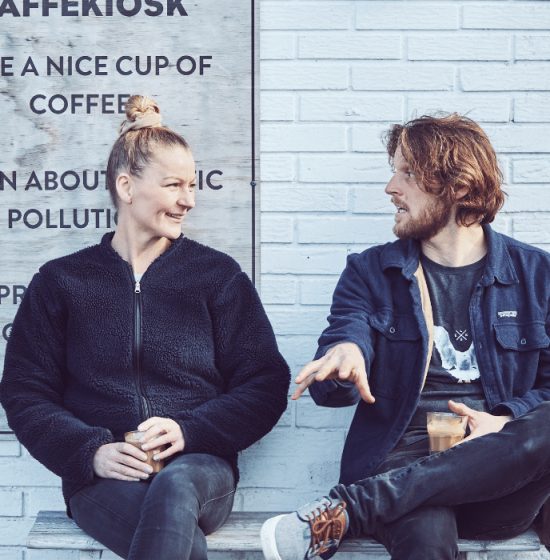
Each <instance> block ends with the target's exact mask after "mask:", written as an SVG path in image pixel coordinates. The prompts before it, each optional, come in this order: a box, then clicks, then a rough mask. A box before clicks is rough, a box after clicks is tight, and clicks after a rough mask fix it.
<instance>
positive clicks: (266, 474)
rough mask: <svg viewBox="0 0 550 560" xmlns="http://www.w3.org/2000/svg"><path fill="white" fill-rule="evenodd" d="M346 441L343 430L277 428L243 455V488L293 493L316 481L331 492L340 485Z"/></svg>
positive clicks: (241, 463) (241, 459)
mask: <svg viewBox="0 0 550 560" xmlns="http://www.w3.org/2000/svg"><path fill="white" fill-rule="evenodd" d="M344 438H345V432H344V430H290V429H275V430H273V431H272V432H270V433H269V434H268V435H267V436H266V437H264V438H263V439H261V440H260V441H259V442H258V443H255V444H254V445H252V446H251V447H249V448H248V449H247V450H246V451H244V452H243V453H242V455H241V457H240V460H239V465H240V471H241V482H240V485H241V487H253V488H257V487H262V486H266V487H271V488H289V489H293V490H294V489H295V488H300V487H308V486H310V485H311V484H312V481H313V480H314V481H315V484H316V485H319V486H321V487H326V489H327V490H328V489H329V488H330V487H331V486H333V485H334V484H336V483H337V482H338V472H339V460H340V455H341V453H342V448H343V445H344ZM289 466H291V467H292V468H289Z"/></svg>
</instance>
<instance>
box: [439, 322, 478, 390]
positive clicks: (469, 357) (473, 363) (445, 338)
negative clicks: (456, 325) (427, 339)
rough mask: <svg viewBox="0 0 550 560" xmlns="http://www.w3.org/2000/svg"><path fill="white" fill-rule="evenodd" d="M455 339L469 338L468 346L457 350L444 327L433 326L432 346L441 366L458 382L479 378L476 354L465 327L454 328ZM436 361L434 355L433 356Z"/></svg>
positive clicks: (467, 381)
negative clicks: (463, 349)
mask: <svg viewBox="0 0 550 560" xmlns="http://www.w3.org/2000/svg"><path fill="white" fill-rule="evenodd" d="M454 336H455V338H456V339H459V340H461V341H462V340H464V339H468V338H470V346H469V347H468V349H467V350H466V351H461V350H457V349H456V348H455V347H454V346H453V343H452V341H451V337H450V336H449V333H448V332H447V330H446V329H445V327H440V326H437V325H435V326H434V346H435V349H436V351H437V354H439V358H440V360H441V367H442V368H443V369H444V370H446V371H447V373H448V374H449V375H451V376H452V377H455V378H456V379H457V380H458V382H459V383H464V382H466V383H469V382H471V381H474V380H475V379H479V377H480V375H479V368H478V365H477V359H476V354H475V352H474V347H473V345H472V343H471V337H470V336H469V332H468V330H467V329H460V330H458V329H457V330H455V333H454ZM434 359H435V361H437V358H436V356H434Z"/></svg>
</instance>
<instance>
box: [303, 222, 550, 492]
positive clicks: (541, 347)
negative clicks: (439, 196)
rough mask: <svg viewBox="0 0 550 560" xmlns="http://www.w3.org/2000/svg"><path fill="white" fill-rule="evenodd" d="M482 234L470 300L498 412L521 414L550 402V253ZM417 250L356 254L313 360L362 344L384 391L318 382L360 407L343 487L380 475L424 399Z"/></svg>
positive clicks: (322, 393)
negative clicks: (482, 258) (367, 398)
mask: <svg viewBox="0 0 550 560" xmlns="http://www.w3.org/2000/svg"><path fill="white" fill-rule="evenodd" d="M484 232H485V236H486V239H487V243H488V254H487V260H486V265H485V269H484V271H483V275H482V277H481V279H480V281H479V283H478V284H477V286H476V288H475V290H474V293H473V295H472V300H471V302H470V322H471V331H472V336H473V342H472V343H473V344H474V345H475V346H474V347H475V352H476V357H477V362H478V365H479V369H480V373H481V381H482V385H483V390H484V392H485V397H486V399H487V402H488V405H489V408H490V410H491V412H492V413H493V414H512V415H513V416H514V417H517V416H520V415H522V414H525V413H526V412H528V411H529V410H531V409H532V408H533V407H535V406H536V405H537V404H538V403H540V402H542V401H546V400H550V348H549V344H550V338H549V336H548V335H549V333H550V315H549V301H550V255H549V254H548V253H546V252H545V251H542V250H540V249H537V248H535V247H531V246H529V245H526V244H524V243H520V242H519V241H516V240H514V239H511V238H510V237H507V236H505V235H501V234H499V233H496V232H494V231H493V230H492V229H491V228H490V227H489V226H485V227H484ZM419 256H420V244H419V243H418V242H415V241H412V240H399V241H395V242H394V243H388V244H386V245H381V246H378V247H373V248H371V249H367V250H366V251H364V252H363V253H361V254H355V255H350V256H349V258H348V263H347V266H346V268H345V270H344V272H343V273H342V276H341V278H340V280H339V282H338V285H337V287H336V290H335V292H334V297H333V302H332V307H331V314H330V316H329V318H328V322H329V326H328V327H327V328H326V329H325V330H324V332H323V334H322V335H321V337H320V338H319V349H318V350H317V354H316V355H315V359H317V358H320V357H321V356H323V355H324V354H325V352H326V351H327V350H328V349H329V348H330V347H332V346H334V345H335V344H339V343H342V342H353V343H355V344H357V346H358V347H359V348H360V349H361V352H362V353H363V356H364V358H365V362H366V367H367V373H368V378H369V385H370V388H371V391H372V394H373V395H374V396H375V398H376V402H375V403H374V404H367V403H365V402H364V401H363V400H361V398H360V397H359V393H358V391H357V389H356V387H355V385H353V384H351V383H343V382H339V381H335V380H326V381H323V382H320V383H313V385H311V386H310V394H311V396H312V397H313V399H314V401H315V402H316V403H317V404H318V405H321V406H330V407H341V406H350V405H355V404H358V406H357V410H356V412H355V416H354V418H353V422H352V424H351V427H350V430H349V433H348V436H347V439H346V445H345V447H344V452H343V455H342V464H341V472H340V482H342V483H344V484H351V483H353V482H356V481H357V480H361V479H363V478H366V477H367V476H369V475H371V474H372V472H373V471H374V470H375V469H376V467H377V466H378V464H379V463H380V462H381V461H382V460H383V459H384V458H385V457H386V455H387V454H388V453H389V452H390V451H391V450H392V449H393V447H394V446H395V444H396V443H397V441H398V440H399V438H400V437H401V435H402V434H403V432H404V431H405V429H406V427H407V425H408V424H409V422H410V420H411V417H412V415H413V413H414V411H415V409H416V407H417V405H418V401H419V398H420V392H421V390H422V386H423V383H424V375H425V371H426V366H427V363H428V360H429V358H430V355H431V337H430V333H429V328H428V324H429V321H428V322H427V320H426V316H425V312H426V306H424V311H423V306H422V303H423V301H422V297H421V288H422V285H421V284H422V282H425V279H424V276H423V273H422V272H421V267H420V265H419ZM419 268H420V271H419ZM419 272H420V274H419ZM424 293H426V292H424ZM428 299H429V296H428ZM430 309H431V306H430Z"/></svg>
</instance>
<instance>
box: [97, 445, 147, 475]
mask: <svg viewBox="0 0 550 560" xmlns="http://www.w3.org/2000/svg"><path fill="white" fill-rule="evenodd" d="M146 459H147V455H146V454H145V453H144V452H143V451H140V450H139V449H138V448H137V447H134V446H133V445H132V444H131V443H125V442H123V441H119V442H117V443H107V444H105V445H102V446H101V447H100V448H99V449H98V450H97V451H96V453H95V455H94V460H93V469H94V472H95V474H97V476H100V477H101V478H116V479H117V480H126V481H128V482H137V481H138V480H140V479H142V478H149V474H150V473H152V472H153V469H152V468H151V467H150V466H149V465H148V464H147V463H145V460H146Z"/></svg>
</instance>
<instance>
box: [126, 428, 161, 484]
mask: <svg viewBox="0 0 550 560" xmlns="http://www.w3.org/2000/svg"><path fill="white" fill-rule="evenodd" d="M144 433H145V432H140V431H138V430H134V431H133V432H126V433H125V434H124V441H126V443H131V444H132V445H133V446H134V447H137V448H138V449H139V450H140V451H143V449H141V446H142V442H141V441H139V438H140V437H141V436H143V434H144ZM158 437H160V435H158V436H155V437H154V438H153V439H152V440H150V441H153V440H154V439H157V438H158ZM165 449H166V445H161V446H160V447H155V449H150V450H149V451H143V453H147V461H145V462H146V463H147V464H148V465H149V466H151V468H152V469H153V473H152V474H151V475H150V476H153V475H155V474H157V473H158V472H160V471H161V470H162V469H163V467H164V460H160V461H155V460H154V459H153V457H154V456H155V455H157V454H158V453H160V452H161V451H164V450H165Z"/></svg>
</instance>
